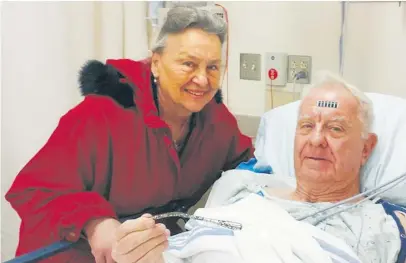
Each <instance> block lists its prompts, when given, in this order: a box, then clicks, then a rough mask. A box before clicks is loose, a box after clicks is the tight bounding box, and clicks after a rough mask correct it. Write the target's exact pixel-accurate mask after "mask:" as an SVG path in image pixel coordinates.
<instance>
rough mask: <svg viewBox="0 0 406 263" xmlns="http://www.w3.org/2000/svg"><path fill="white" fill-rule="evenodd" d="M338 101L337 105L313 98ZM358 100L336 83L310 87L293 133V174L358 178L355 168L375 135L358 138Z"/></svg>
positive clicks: (318, 178)
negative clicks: (314, 87) (328, 105)
mask: <svg viewBox="0 0 406 263" xmlns="http://www.w3.org/2000/svg"><path fill="white" fill-rule="evenodd" d="M319 100H321V101H335V102H338V108H323V107H318V106H317V101H319ZM358 107H359V106H358V102H357V100H356V99H355V98H354V97H353V96H352V94H351V93H350V92H349V91H348V90H346V89H344V88H342V87H339V86H331V85H330V86H326V87H322V88H318V89H314V90H312V91H311V92H310V93H309V94H308V95H307V96H306V98H305V99H304V100H303V103H302V105H301V108H300V113H299V119H298V123H297V128H296V136H295V155H294V158H295V171H296V177H297V178H298V179H299V178H301V179H305V180H306V181H314V182H317V183H323V182H325V183H329V184H330V183H339V182H343V181H344V182H348V180H351V181H352V180H353V181H354V182H355V181H356V180H358V176H359V170H360V168H361V166H362V165H363V164H365V162H366V161H367V159H368V157H369V155H370V153H371V152H372V149H373V147H374V146H375V144H376V136H375V135H374V134H369V136H368V138H367V139H363V138H362V132H363V124H362V122H361V120H360V119H359V118H358V112H359V111H358Z"/></svg>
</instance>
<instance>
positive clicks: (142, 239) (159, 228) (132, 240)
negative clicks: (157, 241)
mask: <svg viewBox="0 0 406 263" xmlns="http://www.w3.org/2000/svg"><path fill="white" fill-rule="evenodd" d="M165 230H166V227H165V226H164V225H163V224H157V225H155V227H154V228H149V229H147V230H143V231H138V232H133V233H130V234H128V235H126V236H125V237H123V238H122V239H120V240H118V243H117V246H116V248H115V252H116V253H118V254H127V253H128V252H130V251H131V250H134V249H136V248H138V247H139V246H141V245H143V244H144V243H147V242H148V241H149V240H150V239H153V238H155V237H158V236H161V235H165Z"/></svg>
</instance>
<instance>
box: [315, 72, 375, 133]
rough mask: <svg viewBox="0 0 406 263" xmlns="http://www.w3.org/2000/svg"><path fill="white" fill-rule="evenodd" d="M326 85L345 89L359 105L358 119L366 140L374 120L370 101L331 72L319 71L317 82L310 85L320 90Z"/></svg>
mask: <svg viewBox="0 0 406 263" xmlns="http://www.w3.org/2000/svg"><path fill="white" fill-rule="evenodd" d="M327 85H338V86H341V87H343V88H345V89H347V90H348V91H349V92H350V93H351V94H352V95H353V96H354V98H355V99H356V100H357V101H358V103H359V112H358V117H359V119H360V121H361V122H362V123H363V125H364V129H363V132H362V137H363V138H364V139H366V138H368V133H370V130H371V127H372V121H373V119H374V112H373V105H372V101H371V100H370V99H369V98H368V97H367V96H366V95H365V93H364V92H362V91H361V90H359V89H358V88H357V87H355V86H353V85H351V84H349V83H347V82H346V81H345V80H344V79H343V78H341V77H339V76H338V75H335V74H332V73H331V72H327V71H321V72H319V74H318V76H317V80H316V81H315V83H314V84H313V85H312V88H322V87H324V86H327Z"/></svg>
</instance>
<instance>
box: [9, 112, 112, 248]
mask: <svg viewBox="0 0 406 263" xmlns="http://www.w3.org/2000/svg"><path fill="white" fill-rule="evenodd" d="M77 111H79V112H77ZM81 112H83V111H81V110H79V109H76V110H71V111H70V112H68V113H67V114H66V115H65V116H63V117H62V118H61V120H60V122H59V124H58V126H57V128H56V129H55V130H54V132H53V133H52V135H51V136H50V138H49V140H48V141H47V143H46V144H45V145H44V146H43V147H42V148H41V149H40V150H39V152H38V153H37V154H36V155H35V156H34V157H33V158H32V159H31V160H30V161H29V162H28V163H27V164H26V165H25V167H24V168H23V169H22V170H21V171H20V172H19V174H18V175H17V176H16V178H15V180H14V182H13V184H12V186H11V188H10V189H9V191H8V192H7V193H6V196H5V198H6V200H7V201H8V202H10V204H11V205H12V207H13V208H14V210H16V211H17V213H18V215H19V216H20V218H21V220H22V223H21V228H20V245H21V243H26V247H31V248H33V246H32V243H33V242H36V241H38V243H44V242H45V240H46V242H48V243H51V242H54V241H57V240H61V239H68V240H71V241H76V240H77V239H79V237H80V233H81V231H82V229H83V227H84V225H85V224H86V223H87V222H88V221H89V220H91V219H94V218H100V217H113V218H116V214H115V211H114V209H113V207H112V205H111V204H110V203H109V202H108V201H107V200H106V199H105V198H104V197H103V193H102V191H98V190H94V187H93V186H94V184H95V182H98V184H102V183H100V182H103V181H104V180H106V178H107V177H105V176H108V175H107V173H105V172H104V171H103V167H99V170H98V171H95V170H97V162H96V159H103V158H105V157H104V156H103V155H105V154H106V151H108V150H107V147H108V139H107V138H106V136H105V135H106V134H107V133H106V132H104V131H103V130H105V128H103V127H100V126H102V125H103V124H102V122H97V120H95V119H92V118H91V117H86V116H83V115H82V116H80V115H81ZM85 115H86V114H85ZM87 115H89V114H87ZM96 131H97V132H96ZM96 152H97V155H96ZM102 163H104V162H102ZM106 170H107V169H106ZM98 177H99V178H98ZM34 237H35V238H34ZM24 239H30V240H31V241H28V240H24ZM27 243H31V245H29V244H27ZM42 245H43V244H42Z"/></svg>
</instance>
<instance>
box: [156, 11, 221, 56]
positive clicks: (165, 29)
mask: <svg viewBox="0 0 406 263" xmlns="http://www.w3.org/2000/svg"><path fill="white" fill-rule="evenodd" d="M188 28H199V29H202V30H204V31H206V32H208V33H211V34H215V35H217V36H218V37H219V39H220V42H221V44H223V43H224V40H225V38H226V35H227V24H226V22H225V21H224V20H223V19H221V18H220V17H218V16H217V15H214V14H212V13H210V12H209V11H207V10H204V9H197V8H194V7H186V6H177V7H174V8H172V9H170V10H169V11H168V14H167V17H166V20H165V22H164V24H163V26H162V28H161V29H160V32H159V34H158V38H157V39H156V42H155V44H154V45H153V47H152V52H156V53H160V52H162V50H163V49H164V48H165V45H166V39H167V37H168V35H169V34H176V33H180V32H182V31H184V30H186V29H188Z"/></svg>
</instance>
